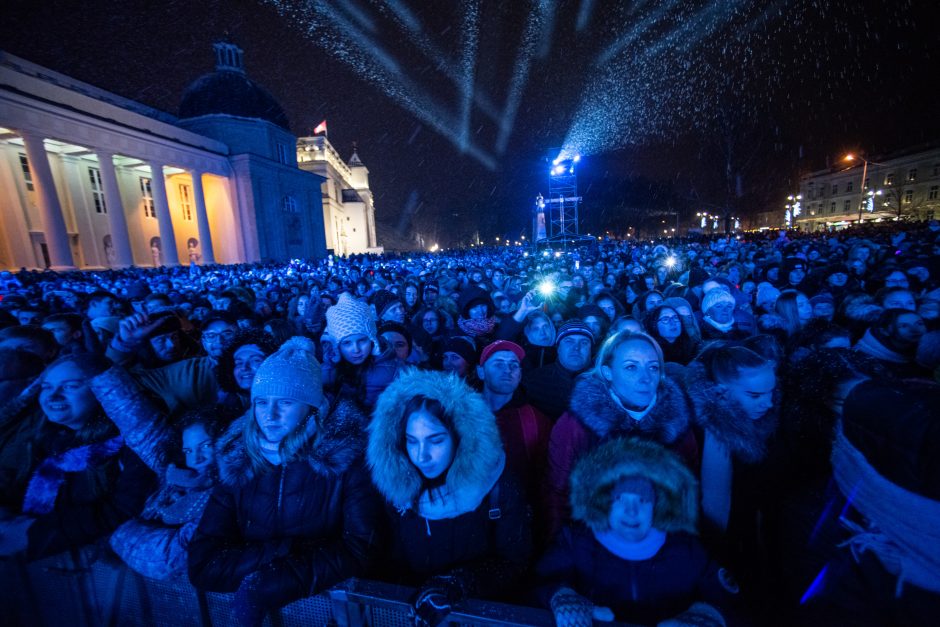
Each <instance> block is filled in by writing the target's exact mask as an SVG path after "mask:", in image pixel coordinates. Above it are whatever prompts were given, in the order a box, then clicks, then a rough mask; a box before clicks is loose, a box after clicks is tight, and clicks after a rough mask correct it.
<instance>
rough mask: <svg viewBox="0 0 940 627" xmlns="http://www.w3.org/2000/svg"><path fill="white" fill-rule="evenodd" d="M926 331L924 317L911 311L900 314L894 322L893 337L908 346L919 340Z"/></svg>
mask: <svg viewBox="0 0 940 627" xmlns="http://www.w3.org/2000/svg"><path fill="white" fill-rule="evenodd" d="M926 332H927V325H925V324H924V319H923V318H921V317H920V316H919V315H917V314H916V313H913V312H911V313H903V314H901V315H900V316H898V318H897V320H896V321H895V323H894V334H893V335H894V337H895V338H897V339H898V340H900V341H901V342H902V343H903V344H906V345H909V346H912V345H914V344H917V343H918V342H920V338H922V337H923V336H924V334H925V333H926Z"/></svg>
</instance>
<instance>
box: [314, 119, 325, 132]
mask: <svg viewBox="0 0 940 627" xmlns="http://www.w3.org/2000/svg"><path fill="white" fill-rule="evenodd" d="M320 133H323V134H326V120H323V121H322V122H320V123H319V124H317V127H316V128H315V129H313V134H314V135H319V134H320Z"/></svg>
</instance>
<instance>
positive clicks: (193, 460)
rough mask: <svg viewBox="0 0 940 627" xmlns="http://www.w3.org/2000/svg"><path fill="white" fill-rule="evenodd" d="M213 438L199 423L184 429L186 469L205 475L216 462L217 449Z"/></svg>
mask: <svg viewBox="0 0 940 627" xmlns="http://www.w3.org/2000/svg"><path fill="white" fill-rule="evenodd" d="M212 445H213V442H212V438H211V437H210V436H209V434H208V433H207V432H206V426H205V425H203V424H201V423H197V424H194V425H190V426H188V427H186V428H185V429H183V455H185V456H186V467H187V468H189V469H190V470H195V471H196V472H197V473H199V476H203V475H205V474H206V473H207V472H208V471H209V469H210V468H211V467H212V464H213V462H215V449H214V448H213V446H212Z"/></svg>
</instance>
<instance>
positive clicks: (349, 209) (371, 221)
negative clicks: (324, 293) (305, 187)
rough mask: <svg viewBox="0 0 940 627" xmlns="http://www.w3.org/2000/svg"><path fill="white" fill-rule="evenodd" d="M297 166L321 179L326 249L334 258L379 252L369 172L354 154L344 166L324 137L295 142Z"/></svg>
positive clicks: (354, 153)
mask: <svg viewBox="0 0 940 627" xmlns="http://www.w3.org/2000/svg"><path fill="white" fill-rule="evenodd" d="M297 165H298V166H299V167H300V168H301V169H303V170H306V171H308V172H314V173H316V174H318V175H320V176H322V177H323V178H324V179H325V180H324V181H323V188H322V202H323V224H324V226H325V227H326V247H327V248H329V249H332V250H333V251H334V252H335V253H336V254H337V255H350V254H356V253H381V252H383V249H382V247H380V246H379V245H378V243H377V242H376V237H375V206H374V205H373V202H372V191H371V190H370V189H369V170H368V169H367V168H366V166H365V165H363V163H362V161H361V160H360V159H359V155H358V154H357V153H356V152H353V155H352V157H350V159H349V162H348V163H346V162H344V161H343V160H342V158H341V157H340V156H339V153H337V152H336V150H335V149H334V148H333V145H332V144H330V142H329V140H328V139H327V138H326V137H325V136H323V135H316V136H313V137H299V138H298V139H297Z"/></svg>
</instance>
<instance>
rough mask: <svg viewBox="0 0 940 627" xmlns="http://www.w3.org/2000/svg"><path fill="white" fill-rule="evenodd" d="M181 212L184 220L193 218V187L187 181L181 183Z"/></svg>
mask: <svg viewBox="0 0 940 627" xmlns="http://www.w3.org/2000/svg"><path fill="white" fill-rule="evenodd" d="M180 212H181V213H182V214H183V219H184V220H190V221H191V220H192V219H193V189H192V188H191V187H190V186H189V185H186V184H185V183H180Z"/></svg>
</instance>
